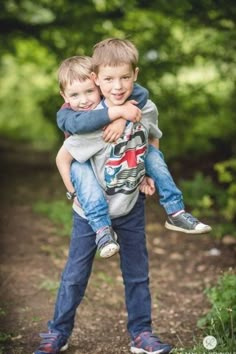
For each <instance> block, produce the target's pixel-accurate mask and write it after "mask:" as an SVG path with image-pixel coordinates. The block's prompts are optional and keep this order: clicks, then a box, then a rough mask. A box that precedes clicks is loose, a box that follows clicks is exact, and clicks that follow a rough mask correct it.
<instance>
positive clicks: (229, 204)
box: [215, 159, 236, 221]
mask: <svg viewBox="0 0 236 354" xmlns="http://www.w3.org/2000/svg"><path fill="white" fill-rule="evenodd" d="M215 169H216V171H217V173H218V179H219V181H220V182H221V183H222V184H223V185H224V192H225V194H226V197H227V200H226V204H225V206H224V208H223V209H222V214H223V216H224V217H225V219H226V220H228V221H233V220H236V159H230V160H228V161H225V162H221V163H217V164H216V165H215Z"/></svg>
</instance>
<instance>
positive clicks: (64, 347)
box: [33, 343, 69, 354]
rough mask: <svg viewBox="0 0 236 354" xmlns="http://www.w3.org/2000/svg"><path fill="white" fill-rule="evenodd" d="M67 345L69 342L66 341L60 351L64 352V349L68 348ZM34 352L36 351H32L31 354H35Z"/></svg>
mask: <svg viewBox="0 0 236 354" xmlns="http://www.w3.org/2000/svg"><path fill="white" fill-rule="evenodd" d="M68 347H69V344H68V343H66V344H65V345H64V346H63V347H61V349H60V352H64V351H65V350H67V349H68ZM35 353H36V352H33V354H35Z"/></svg>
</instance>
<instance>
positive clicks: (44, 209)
mask: <svg viewBox="0 0 236 354" xmlns="http://www.w3.org/2000/svg"><path fill="white" fill-rule="evenodd" d="M33 210H34V211H35V212H37V213H40V214H43V215H45V216H47V217H48V218H49V219H50V220H51V221H52V222H54V223H55V224H56V226H57V231H58V234H59V235H61V236H69V235H70V231H71V204H70V203H67V202H66V201H62V200H55V201H51V202H44V201H38V202H36V203H35V204H34V206H33Z"/></svg>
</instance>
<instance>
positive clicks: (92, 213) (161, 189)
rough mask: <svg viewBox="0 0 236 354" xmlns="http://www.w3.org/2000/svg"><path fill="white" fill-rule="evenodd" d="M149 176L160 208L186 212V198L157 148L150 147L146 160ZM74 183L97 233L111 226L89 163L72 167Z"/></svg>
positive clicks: (104, 199) (74, 163) (106, 208)
mask: <svg viewBox="0 0 236 354" xmlns="http://www.w3.org/2000/svg"><path fill="white" fill-rule="evenodd" d="M145 168H146V172H147V174H148V175H149V176H150V177H151V178H152V179H153V180H154V182H155V187H156V189H157V191H158V193H159V197H160V199H159V201H160V204H161V205H162V206H163V207H164V209H165V211H166V213H167V214H168V215H170V214H173V213H176V212H177V211H180V210H182V209H184V203H183V196H182V193H181V191H180V190H179V189H178V188H177V186H176V184H175V182H174V181H173V178H172V176H171V174H170V172H169V170H168V167H167V165H166V163H165V161H164V157H163V154H162V152H161V151H160V150H159V149H157V148H156V147H154V146H153V145H149V146H148V153H147V155H146V157H145ZM71 181H72V183H73V185H74V187H75V190H76V192H77V196H78V199H79V202H80V204H81V207H82V209H83V211H84V214H85V216H86V218H87V219H88V222H89V224H90V226H91V227H92V229H93V231H94V232H96V231H97V230H98V229H100V228H102V227H104V226H107V225H111V220H110V217H109V211H108V204H107V201H106V198H105V196H104V193H103V191H102V188H101V186H100V185H99V183H98V181H97V179H96V177H95V175H94V172H93V170H92V167H91V164H90V162H89V161H87V162H85V163H79V162H77V161H74V162H73V164H72V166H71Z"/></svg>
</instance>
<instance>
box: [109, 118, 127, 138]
mask: <svg viewBox="0 0 236 354" xmlns="http://www.w3.org/2000/svg"><path fill="white" fill-rule="evenodd" d="M125 126H126V120H124V119H122V118H120V119H117V120H115V121H114V122H112V123H110V124H109V125H108V126H107V127H106V128H105V129H104V132H103V139H104V140H105V142H106V143H114V142H115V141H117V140H118V139H119V138H120V137H121V135H122V134H123V132H124V130H125Z"/></svg>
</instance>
